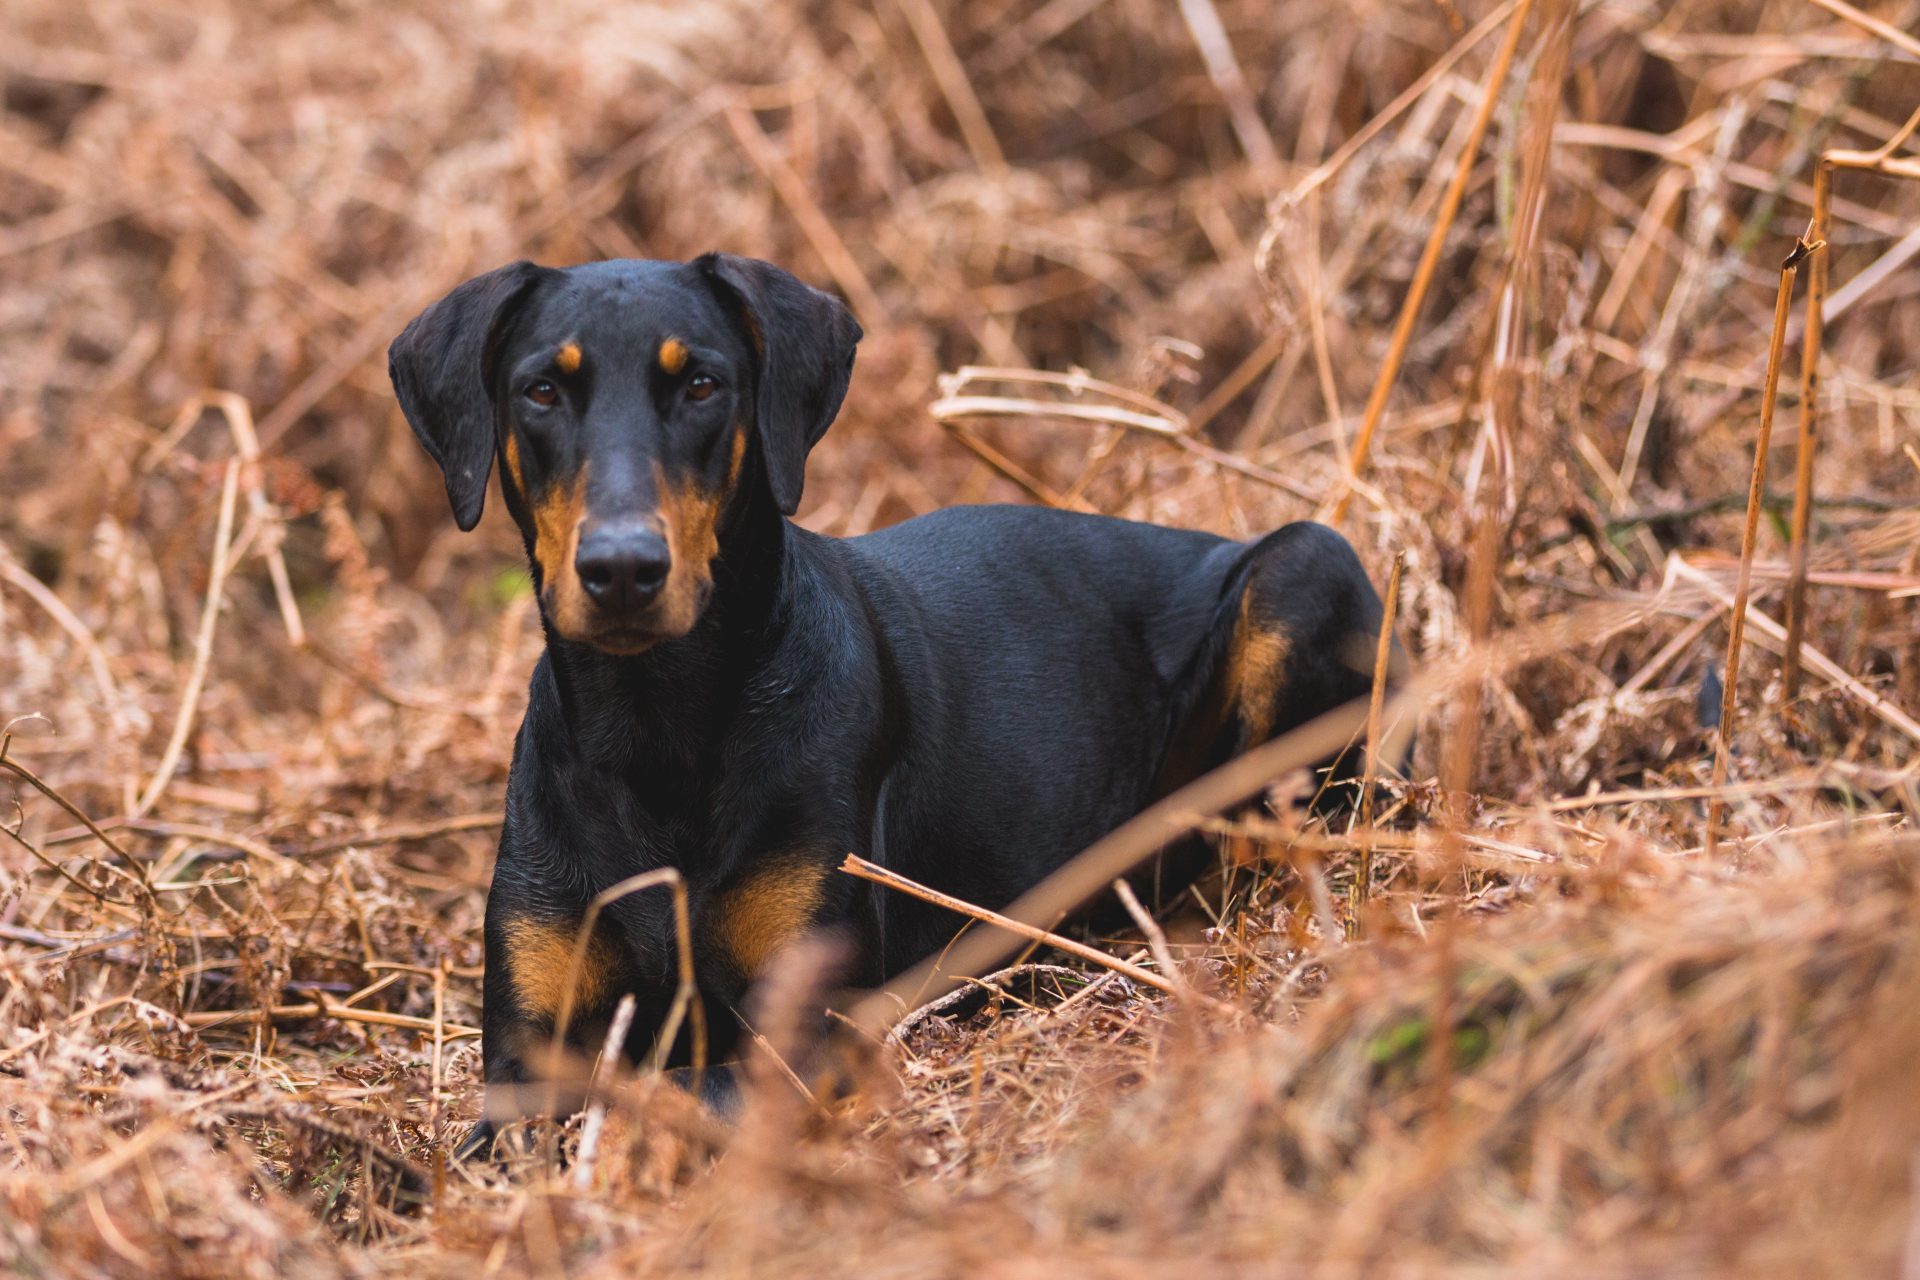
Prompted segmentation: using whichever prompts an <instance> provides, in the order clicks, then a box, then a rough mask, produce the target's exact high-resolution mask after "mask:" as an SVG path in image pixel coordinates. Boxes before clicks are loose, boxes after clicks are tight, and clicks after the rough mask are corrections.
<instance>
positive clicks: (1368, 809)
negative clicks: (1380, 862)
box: [1353, 550, 1407, 936]
mask: <svg viewBox="0 0 1920 1280" xmlns="http://www.w3.org/2000/svg"><path fill="white" fill-rule="evenodd" d="M1406 569H1407V553H1406V552H1405V551H1404V550H1401V551H1396V552H1395V553H1394V556H1393V570H1392V572H1391V573H1389V574H1388V575H1387V594H1386V599H1385V600H1383V601H1382V602H1381V612H1380V642H1379V643H1378V644H1377V645H1375V646H1374V653H1373V691H1372V692H1371V693H1370V694H1369V695H1368V697H1367V757H1366V764H1365V767H1364V770H1363V772H1362V773H1361V775H1360V840H1361V844H1360V868H1359V870H1358V871H1357V872H1356V873H1355V875H1354V880H1353V929H1354V933H1355V935H1356V936H1358V934H1359V932H1360V929H1361V916H1360V913H1361V911H1362V909H1363V908H1365V907H1366V905H1367V903H1368V901H1369V900H1370V899H1371V898H1372V897H1373V840H1374V834H1375V833H1374V829H1373V802H1374V786H1375V784H1376V782H1377V780H1378V778H1379V776H1380V711H1381V708H1382V707H1383V706H1384V705H1385V703H1386V697H1387V672H1388V668H1389V666H1390V665H1391V663H1392V661H1393V624H1394V615H1395V613H1396V612H1397V611H1398V609H1399V606H1400V577H1401V575H1402V574H1404V573H1405V572H1406Z"/></svg>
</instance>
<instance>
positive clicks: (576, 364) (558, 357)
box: [553, 342, 580, 373]
mask: <svg viewBox="0 0 1920 1280" xmlns="http://www.w3.org/2000/svg"><path fill="white" fill-rule="evenodd" d="M553 363H554V364H555V365H557V366H559V369H560V372H562V373H578V372H580V344H579V343H577V342H569V343H568V344H567V345H566V346H564V347H561V348H560V349H559V350H558V351H556V352H554V353H553Z"/></svg>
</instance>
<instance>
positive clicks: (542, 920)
mask: <svg viewBox="0 0 1920 1280" xmlns="http://www.w3.org/2000/svg"><path fill="white" fill-rule="evenodd" d="M583 916H584V913H583V912H582V911H580V910H575V909H572V908H570V907H560V906H556V905H555V904H554V903H552V902H551V901H549V900H545V899H544V898H543V897H541V896H536V895H535V894H534V893H532V892H529V891H528V890H527V889H526V888H525V887H523V886H519V885H517V884H516V883H515V882H513V881H512V880H510V879H508V880H505V882H503V878H502V877H501V876H500V875H499V874H498V873H497V872H496V874H495V877H494V885H493V889H492V891H491V892H490V893H489V894H488V896H487V924H486V944H487V968H486V978H485V982H484V990H483V995H482V998H483V1001H484V1009H483V1012H482V1015H481V1026H480V1030H481V1041H480V1046H481V1057H482V1060H483V1062H484V1064H485V1079H486V1100H485V1103H484V1109H483V1112H482V1115H481V1119H480V1121H479V1123H478V1124H476V1125H474V1127H473V1130H472V1131H471V1132H470V1133H469V1134H468V1135H467V1137H466V1139H465V1141H463V1142H462V1143H461V1144H460V1146H459V1148H458V1149H457V1150H456V1152H455V1156H456V1157H457V1158H459V1159H466V1158H468V1157H470V1156H474V1155H479V1154H484V1153H485V1152H486V1151H488V1150H489V1149H490V1148H491V1147H492V1145H493V1140H494V1138H495V1137H496V1136H497V1135H498V1133H499V1131H500V1129H502V1128H503V1127H505V1126H506V1125H509V1124H512V1123H513V1122H515V1121H517V1120H521V1119H525V1118H527V1117H530V1116H540V1115H546V1116H564V1115H570V1114H572V1113H573V1112H575V1111H577V1110H579V1109H580V1107H581V1105H582V1104H583V1103H584V1102H585V1100H586V1089H587V1081H588V1077H589V1074H590V1072H591V1071H592V1067H593V1055H594V1054H595V1053H596V1052H597V1051H598V1050H599V1048H600V1046H601V1043H602V1041H603V1039H604V1037H605V1034H606V1027H607V1022H608V1018H609V1016H610V1014H611V1013H612V1010H613V1007H614V1005H615V1004H616V1003H617V1002H618V1001H619V998H620V994H621V992H623V991H625V990H627V989H629V987H630V985H631V984H630V976H631V975H630V973H629V971H628V970H629V965H628V964H627V963H626V962H625V959H624V957H623V955H622V951H621V947H620V945H619V943H618V940H617V937H616V930H615V926H614V925H613V924H612V923H611V922H609V921H608V920H607V919H606V918H605V917H602V918H601V920H600V922H599V924H598V925H597V926H596V928H595V931H594V936H593V937H591V938H588V939H585V940H584V944H583V940H582V934H581V928H582V926H583V924H584V918H583ZM563 1023H564V1026H563V1025H562V1024H563Z"/></svg>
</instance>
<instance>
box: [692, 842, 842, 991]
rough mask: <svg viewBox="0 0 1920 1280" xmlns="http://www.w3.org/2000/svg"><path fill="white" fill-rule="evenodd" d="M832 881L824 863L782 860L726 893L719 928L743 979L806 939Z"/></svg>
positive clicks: (722, 895)
mask: <svg viewBox="0 0 1920 1280" xmlns="http://www.w3.org/2000/svg"><path fill="white" fill-rule="evenodd" d="M826 880H827V869H826V867H824V866H822V865H820V864H819V863H814V862H803V861H801V860H799V859H797V858H780V859H778V860H776V861H773V862H770V863H768V864H767V865H766V866H764V867H760V868H758V869H756V870H754V871H752V872H749V873H748V874H747V875H746V876H744V877H742V878H741V879H740V880H738V881H736V882H735V883H734V884H732V885H730V886H728V887H727V888H726V889H724V890H722V891H721V893H720V897H719V901H718V903H717V904H716V908H717V909H716V912H715V915H716V920H715V927H716V930H717V932H718V935H719V938H720V943H721V945H722V946H723V947H725V948H726V951H727V954H728V955H730V956H731V957H732V958H733V962H734V964H735V965H737V966H738V967H739V969H740V972H741V973H743V974H745V975H747V976H748V977H750V978H753V977H758V976H759V975H760V974H761V973H762V972H763V971H764V970H765V968H766V966H767V962H768V961H770V960H772V959H773V957H774V956H775V955H777V954H778V953H779V952H780V950H781V948H783V947H785V946H786V945H787V944H789V943H791V942H794V941H797V940H798V939H799V938H800V937H801V936H802V935H803V934H805V933H806V931H807V929H808V928H809V927H810V926H811V925H812V924H813V918H814V916H815V914H816V913H818V911H819V910H820V904H821V902H822V901H823V900H824V899H825V897H826V894H825V892H824V889H825V885H826Z"/></svg>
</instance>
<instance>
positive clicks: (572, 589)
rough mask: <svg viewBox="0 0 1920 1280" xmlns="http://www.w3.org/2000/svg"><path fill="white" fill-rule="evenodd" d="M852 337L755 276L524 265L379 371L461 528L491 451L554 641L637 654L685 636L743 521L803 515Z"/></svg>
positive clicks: (822, 308) (443, 318) (396, 352)
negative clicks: (766, 509)
mask: <svg viewBox="0 0 1920 1280" xmlns="http://www.w3.org/2000/svg"><path fill="white" fill-rule="evenodd" d="M859 340H860V326H859V324H858V323H856V322H855V321H854V318H853V316H852V315H851V314H850V313H849V312H848V311H847V309H846V307H844V306H843V305H841V303H840V302H839V301H838V300H837V299H835V298H832V297H830V296H829V295H827V294H824V293H821V292H819V291H818V290H815V289H811V288H809V287H807V286H806V285H804V284H802V283H801V282H800V281H798V280H796V279H794V278H793V277H792V276H790V275H788V274H787V273H786V272H784V271H782V270H780V269H779V268H778V267H775V266H772V265H769V264H768V263H765V262H757V261H754V260H751V259H747V258H736V257H733V256H731V255H727V254H714V253H710V254H707V255H706V256H704V257H702V258H698V259H696V260H694V261H692V262H686V263H680V262H639V261H619V262H599V263H593V264H590V265H586V266H579V267H571V268H567V269H564V270H561V269H555V268H550V267H539V266H535V265H534V264H532V263H529V262H516V263H514V264H512V265H511V266H506V267H501V268H500V269H499V270H497V271H492V272H489V273H488V274H486V275H484V276H480V277H478V278H476V279H473V280H469V281H467V282H466V283H465V284H463V285H461V286H460V287H459V288H457V289H455V290H454V291H453V292H452V293H450V294H448V295H447V296H446V297H444V298H442V299H441V300H440V301H438V302H436V303H434V304H433V305H432V306H430V307H428V308H427V309H426V310H425V311H423V312H422V313H421V314H420V315H419V316H418V317H416V318H415V319H414V321H413V323H412V324H409V325H408V326H407V328H406V331H405V332H403V333H402V334H401V335H400V336H399V337H398V338H396V339H394V342H393V346H392V347H391V348H390V349H389V350H388V353H387V368H388V373H389V374H390V376H391V377H392V379H393V387H394V391H395V392H396V393H397V394H398V396H399V399H400V407H401V409H402V410H403V411H404V412H405V413H406V415H407V422H408V423H409V424H410V425H411V426H412V427H413V430H414V434H415V435H417V436H418V437H419V438H420V443H421V444H422V445H424V446H425V447H426V450H427V452H428V453H429V454H431V455H432V456H433V460H434V461H435V462H437V463H439V464H440V470H441V472H442V473H443V474H444V475H445V476H446V482H447V497H448V498H449V499H450V500H451V501H452V503H453V514H454V519H455V520H456V521H458V522H459V525H460V527H461V528H462V529H471V528H473V526H474V524H475V523H476V522H478V521H479V519H480V511H481V508H482V506H483V505H484V504H485V502H486V494H487V476H488V473H489V472H490V471H491V469H492V467H493V460H494V458H495V456H496V455H497V456H498V457H499V459H500V466H501V473H502V474H501V486H502V490H503V492H504V493H505V496H506V500H507V508H508V510H509V511H511V512H512V513H513V517H514V519H515V521H516V522H517V523H518V524H519V525H520V531H521V533H522V534H523V535H524V537H525V539H526V542H527V547H528V551H529V553H530V554H531V556H532V560H533V573H534V582H535V585H536V587H537V589H538V591H539V593H540V604H541V608H542V609H543V611H544V612H545V613H546V616H547V619H548V621H549V623H550V624H551V625H552V627H553V628H554V630H555V631H557V632H558V633H559V634H560V635H561V636H563V637H565V638H567V639H569V640H577V641H581V642H583V643H587V644H591V645H594V646H596V647H598V648H600V649H603V650H605V651H607V652H610V653H622V654H630V653H638V652H640V651H642V650H644V649H646V648H648V647H649V646H651V645H653V644H655V643H657V642H659V641H661V640H668V639H673V638H675V637H677V636H683V635H685V634H686V633H687V632H688V631H690V630H691V629H692V628H693V625H694V623H695V622H696V621H697V620H698V619H699V617H700V612H701V610H702V609H703V608H704V607H705V605H706V602H707V598H708V596H709V595H710V594H711V592H712V589H713V562H714V560H715V558H716V557H717V556H718V555H719V552H720V530H721V528H722V527H723V525H724V523H725V520H726V517H727V516H728V514H729V513H730V512H731V511H732V510H733V509H734V508H735V507H736V506H737V505H739V504H741V503H745V502H749V501H754V500H756V499H758V498H765V499H768V500H771V501H772V502H773V503H774V504H775V505H776V506H778V508H779V509H780V511H782V512H783V513H785V514H787V515H792V514H793V512H794V510H795V509H796V508H797V507H798V506H799V504H800V489H801V483H802V481H803V478H804V472H805V468H806V458H807V452H808V451H809V450H810V449H812V448H813V446H814V444H815V442H817V441H818V440H819V439H820V437H821V435H822V434H823V433H825V431H826V429H827V426H828V424H830V423H831V422H832V421H833V417H834V415H835V414H836V413H837V412H838V411H839V409H840V401H841V398H842V397H843V396H844V395H845V394H846V390H847V379H848V377H849V375H850V374H851V373H852V371H853V352H854V345H855V344H856V343H857V342H858V341H859ZM750 477H751V480H749V478H750Z"/></svg>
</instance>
